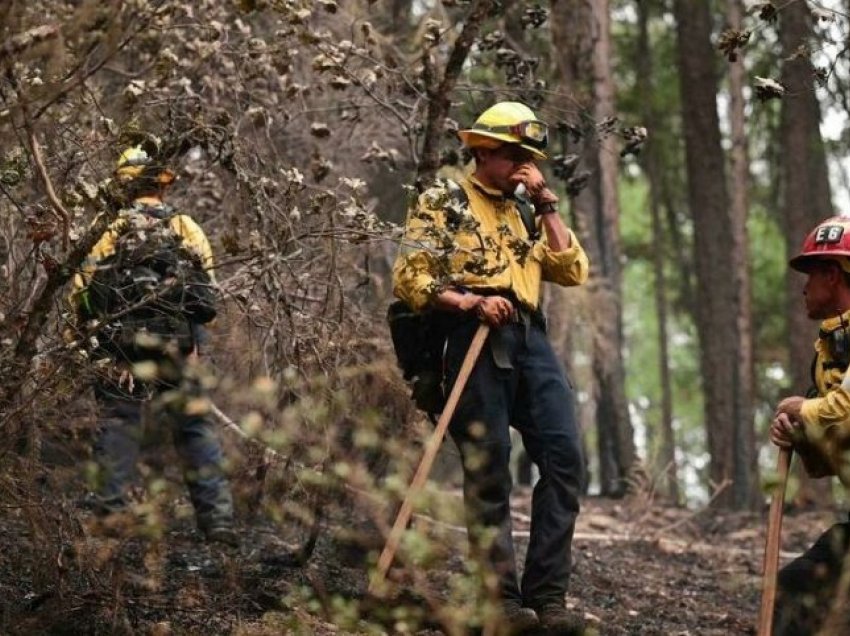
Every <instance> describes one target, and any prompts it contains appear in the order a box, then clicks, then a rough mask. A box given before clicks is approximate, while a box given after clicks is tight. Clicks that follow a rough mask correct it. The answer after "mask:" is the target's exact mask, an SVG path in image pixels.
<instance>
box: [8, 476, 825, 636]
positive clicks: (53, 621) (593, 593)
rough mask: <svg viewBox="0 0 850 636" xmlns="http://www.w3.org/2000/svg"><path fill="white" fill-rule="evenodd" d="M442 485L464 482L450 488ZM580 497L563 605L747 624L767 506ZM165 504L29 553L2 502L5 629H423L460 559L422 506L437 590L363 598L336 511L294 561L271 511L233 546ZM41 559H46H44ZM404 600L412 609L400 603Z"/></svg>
mask: <svg viewBox="0 0 850 636" xmlns="http://www.w3.org/2000/svg"><path fill="white" fill-rule="evenodd" d="M49 496H50V494H49V492H48V493H46V497H49ZM446 496H447V497H455V498H459V497H460V493H459V492H457V491H455V490H450V489H448V490H446ZM45 501H49V500H48V499H46V500H45ZM529 501H530V491H529V489H528V488H517V489H516V497H515V500H514V502H513V504H514V505H513V511H514V513H513V514H514V530H515V537H516V541H517V546H518V553H519V554H518V556H519V557H520V558H521V557H522V555H523V554H524V551H525V545H526V542H527V536H528V521H529V518H528V514H529ZM582 505H583V509H582V514H581V515H580V517H579V521H578V526H577V529H576V535H575V540H574V545H573V555H574V569H573V580H572V583H571V588H570V593H569V596H568V598H567V602H568V605H569V606H570V607H572V608H573V609H574V610H575V611H576V612H581V613H582V614H583V615H584V617H585V619H586V620H587V623H588V625H589V627H590V630H589V631H588V634H601V635H608V634H610V635H632V634H647V635H649V634H659V635H681V636H684V635H690V634H694V635H696V634H699V635H706V636H709V635H717V636H720V635H728V634H754V633H755V622H756V618H757V613H758V603H759V588H760V575H759V572H760V569H761V561H762V554H763V547H764V537H765V519H766V517H767V511H766V510H765V511H763V513H761V514H718V513H715V512H711V511H708V510H703V511H696V512H695V511H691V510H686V509H682V508H672V507H664V506H660V505H655V504H653V502H652V501H650V500H648V499H647V498H646V497H641V496H632V497H628V498H625V499H621V500H616V501H614V500H605V499H599V498H593V497H591V498H586V499H585V500H584V501H583V504H582ZM60 512H61V511H57V514H59V513H60ZM65 512H67V510H66V511H65ZM166 513H167V516H168V517H167V518H166V519H165V520H164V522H163V524H162V528H163V530H162V533H161V534H159V535H157V532H152V533H148V534H146V532H145V529H144V528H145V527H144V526H142V527H141V529H140V527H139V526H138V525H136V526H133V525H132V524H131V525H122V523H121V520H120V519H119V520H118V521H117V522H116V521H114V520H113V521H111V522H110V523H108V524H107V523H104V522H103V521H101V520H98V519H97V518H95V517H93V516H92V515H91V514H90V513H79V512H77V511H74V514H73V515H71V516H70V517H69V518H72V519H81V523H80V526H79V528H78V531H79V535H78V537H77V538H76V539H73V538H70V537H69V538H68V540H67V541H66V543H65V545H66V548H65V549H64V550H63V551H60V552H59V553H58V554H55V555H50V556H49V557H48V558H42V559H41V560H40V562H38V563H37V562H36V560H38V559H36V557H37V555H38V552H37V550H32V549H31V548H32V546H33V544H34V542H36V541H42V542H44V543H45V545H48V544H49V541H46V538H45V537H38V536H34V535H35V534H37V533H36V531H35V530H34V526H33V524H32V523H30V522H28V520H27V514H26V511H24V510H17V511H14V510H13V511H12V513H11V514H10V513H9V511H8V510H7V511H6V512H4V513H3V514H2V515H0V545H2V546H3V549H2V552H0V633H4V634H15V635H17V634H89V633H92V634H95V633H103V634H125V633H126V634H151V635H157V636H165V635H167V634H208V635H212V634H239V635H245V636H248V635H258V634H280V633H292V634H356V633H370V634H377V633H389V634H393V633H415V634H422V635H424V634H429V635H433V634H439V633H442V632H441V630H440V624H439V623H438V622H437V621H436V620H435V618H434V616H435V606H436V605H439V603H440V602H441V600H442V599H443V597H444V593H443V590H444V589H447V588H443V587H441V586H443V585H446V586H448V585H449V584H448V582H447V580H448V579H447V577H450V576H451V575H452V573H457V572H460V571H461V570H462V569H463V566H464V554H465V544H466V537H465V531H464V530H463V528H461V527H458V526H456V525H453V524H449V523H446V522H444V521H442V522H437V521H435V520H433V519H430V518H428V517H425V516H421V515H420V516H417V517H416V521H415V523H416V524H417V525H418V526H421V527H424V526H429V525H433V526H440V527H441V528H442V531H443V533H444V534H443V536H444V537H448V540H447V541H446V544H447V545H446V552H445V555H444V558H442V559H441V560H440V561H439V563H437V564H434V563H432V564H431V565H430V566H429V570H428V572H427V573H425V572H421V573H419V574H418V575H416V576H415V577H414V578H415V579H416V578H417V577H418V579H417V583H419V584H422V583H423V581H424V583H425V586H426V587H430V589H431V590H432V591H433V592H432V594H431V595H430V597H428V598H423V597H422V596H421V595H419V592H417V593H416V594H413V593H408V594H407V595H406V596H405V593H402V594H401V595H400V596H399V595H396V596H395V597H394V598H392V599H390V600H388V601H375V600H374V599H370V598H368V597H367V595H366V588H367V578H366V573H365V569H364V567H363V565H362V562H358V561H359V559H358V558H357V555H356V554H354V556H353V558H352V554H351V552H352V550H348V551H347V552H348V554H346V550H345V549H344V548H343V547H342V546H341V545H340V543H339V542H338V541H336V540H335V539H334V538H333V536H334V526H335V524H336V525H339V524H343V522H342V521H341V520H336V521H335V520H334V519H333V518H328V519H326V520H325V521H324V522H323V525H322V527H321V532H320V533H319V540H318V543H317V545H316V548H315V550H314V551H313V552H312V554H311V556H310V558H309V560H308V561H307V562H306V564H296V563H292V562H290V560H289V559H288V555H290V554H291V552H292V550H293V548H294V546H295V545H296V544H297V543H298V542H299V537H294V536H289V537H283V535H282V533H281V532H280V528H276V527H275V526H274V524H272V523H270V522H265V523H261V522H257V521H255V522H253V523H250V524H248V523H247V522H244V520H240V528H239V530H240V535H241V545H240V546H239V547H238V548H228V547H219V546H210V545H207V544H205V543H203V542H202V541H201V540H200V538H199V536H198V535H197V533H196V532H195V530H194V529H193V523H192V518H191V509H190V507H189V506H188V504H187V503H186V502H185V501H182V502H179V503H176V504H175V505H174V506H172V508H170V509H169V510H167V511H166ZM832 516H833V515H831V514H830V513H827V512H820V513H811V512H810V513H799V514H794V513H787V514H786V517H785V525H784V531H783V553H782V558H783V559H784V560H787V559H788V558H790V557H792V556H793V555H794V553H797V552H800V551H801V550H803V549H805V548H806V547H807V546H808V545H809V544H810V543H811V542H812V541H813V540H814V539H815V538H816V536H817V535H818V534H819V532H820V531H821V530H822V529H824V528H826V527H827V526H828V525H829V523H830V522H831V521H832ZM136 519H137V520H138V518H136ZM124 521H126V520H124ZM343 525H344V524H343ZM452 537H454V538H452ZM72 546H73V547H72ZM353 552H355V553H356V552H357V550H356V549H355V550H354V551H353ZM27 555H29V556H27ZM42 556H44V555H42ZM71 560H74V563H76V567H71V566H70V565H69V563H70V562H71ZM81 560H85V561H86V567H81V566H80V561H81ZM45 563H47V564H48V565H49V564H53V566H51V567H55V571H49V570H50V569H51V567H48V571H45ZM408 576H412V575H410V574H408ZM57 581H58V582H57ZM417 589H419V590H421V586H420V587H419V588H417ZM405 602H407V603H409V604H410V608H409V609H408V611H407V614H405V613H404V612H403V611H402V612H401V613H400V610H399V608H400V607H402V605H403V604H404V603H405ZM437 613H438V612H437ZM405 616H407V618H405Z"/></svg>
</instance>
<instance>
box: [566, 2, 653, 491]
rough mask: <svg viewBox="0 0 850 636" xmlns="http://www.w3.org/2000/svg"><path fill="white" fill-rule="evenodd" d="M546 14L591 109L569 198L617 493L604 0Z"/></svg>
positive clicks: (604, 449) (617, 304)
mask: <svg viewBox="0 0 850 636" xmlns="http://www.w3.org/2000/svg"><path fill="white" fill-rule="evenodd" d="M550 20H551V25H552V39H553V45H554V49H555V50H557V51H559V52H560V55H559V56H558V65H559V66H558V72H559V75H560V79H561V83H562V85H563V87H564V88H565V89H566V90H567V91H569V92H570V93H572V94H573V95H575V96H576V98H577V100H578V101H579V102H580V103H583V104H584V108H585V109H586V111H588V113H587V114H589V115H591V116H590V117H587V118H586V121H589V122H590V123H589V124H588V125H586V126H585V128H584V130H583V132H584V139H583V143H582V148H581V152H582V154H583V156H584V160H585V164H586V167H587V169H588V170H589V171H590V173H591V179H590V183H589V185H588V187H587V188H586V189H585V190H583V191H582V192H581V194H579V195H578V196H577V197H575V198H574V200H573V202H572V203H573V205H574V206H575V212H576V215H577V216H579V217H582V221H583V223H581V225H582V226H583V227H586V228H587V230H588V231H587V232H586V236H582V242H583V244H584V245H585V247H586V248H587V250H588V254H589V256H590V258H591V271H592V275H593V276H594V278H595V281H594V282H595V286H594V289H595V290H596V293H595V296H594V300H593V302H594V306H595V310H596V313H597V315H599V316H603V317H604V319H603V320H599V321H597V323H596V324H595V325H594V327H595V329H594V335H593V347H592V355H593V365H592V368H593V373H594V378H595V385H596V386H595V391H594V395H595V398H596V409H595V411H596V424H597V440H598V451H599V465H600V484H601V493H602V494H603V495H620V494H622V493H623V492H625V490H626V487H627V483H628V479H629V476H630V473H631V472H632V471H633V470H634V468H635V466H636V463H637V454H636V451H635V445H634V431H633V429H632V424H631V420H630V417H629V411H628V403H627V401H626V395H625V365H624V363H623V327H622V293H621V277H622V273H621V267H620V256H621V250H620V233H619V214H620V211H619V201H618V199H617V168H618V166H617V157H618V153H617V149H616V147H615V144H614V140H613V139H610V138H608V139H602V140H600V139H599V138H598V135H597V134H596V129H595V126H594V125H593V124H594V123H595V122H596V121H600V120H602V119H604V118H606V117H608V116H611V115H613V113H614V88H613V86H614V84H613V78H612V72H611V59H610V58H611V51H610V49H611V40H610V22H609V5H608V1H607V0H594V2H593V3H592V6H588V5H587V4H585V3H582V2H579V1H578V0H553V2H552V13H551V16H550ZM591 35H595V36H596V38H595V40H592V39H591Z"/></svg>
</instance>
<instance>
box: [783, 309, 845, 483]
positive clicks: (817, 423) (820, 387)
mask: <svg viewBox="0 0 850 636" xmlns="http://www.w3.org/2000/svg"><path fill="white" fill-rule="evenodd" d="M845 327H847V332H846V334H845V335H846V338H845V340H844V343H845V346H850V340H848V339H850V311H847V312H845V313H844V314H842V315H841V316H836V317H835V318H829V319H828V320H824V321H823V322H822V323H821V327H820V335H819V337H818V339H817V340H816V341H815V360H814V362H813V366H812V375H813V380H814V383H815V388H816V389H817V393H818V395H817V397H813V398H809V399H807V400H805V401H804V402H803V404H802V408H801V411H800V419H801V420H802V423H803V432H804V438H803V439H800V440H799V442H798V443H796V444H795V447H794V448H795V450H796V451H798V453H799V455H800V458H801V459H802V461H803V464H804V465H805V467H806V471H807V472H808V473H809V474H810V475H811V476H812V477H824V476H827V475H837V476H838V478H839V479H840V480H841V482H842V483H843V484H844V485H845V486H848V487H850V390H848V388H846V387H844V386H842V380H843V379H844V375H845V372H846V370H847V362H846V358H845V360H844V361H839V360H838V359H837V353H836V351H837V347H840V346H841V345H836V342H837V341H839V340H840V337H841V335H842V334H841V332H842V331H844V329H845ZM836 334H837V335H838V338H836Z"/></svg>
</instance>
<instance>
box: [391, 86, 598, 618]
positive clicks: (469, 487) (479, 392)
mask: <svg viewBox="0 0 850 636" xmlns="http://www.w3.org/2000/svg"><path fill="white" fill-rule="evenodd" d="M459 135H460V137H461V140H462V141H463V143H464V144H465V145H466V147H467V148H469V149H470V151H471V152H472V154H473V156H474V158H475V171H474V173H473V174H472V175H470V176H469V177H467V178H465V179H464V180H462V181H461V182H460V183H459V184H455V183H453V182H446V181H438V182H437V183H436V185H434V186H433V187H432V188H430V189H428V190H426V191H425V192H423V193H422V194H421V195H420V196H419V198H418V201H417V202H416V203H415V204H414V205H413V206H412V208H411V210H410V212H409V215H408V219H407V226H406V230H405V236H404V244H403V247H402V252H401V254H400V256H399V258H398V260H397V262H396V264H395V268H394V290H395V294H396V296H397V297H398V298H400V299H401V300H403V301H405V302H406V303H407V304H408V305H410V306H411V307H412V308H413V309H414V310H416V311H420V312H422V311H427V312H430V313H431V314H433V315H434V318H435V319H439V320H440V321H441V322H443V323H448V328H447V331H446V333H447V335H446V339H445V346H444V349H443V351H444V355H443V364H444V386H445V387H446V388H447V389H448V388H450V387H451V386H452V384H453V383H454V381H455V378H456V377H457V375H458V372H459V369H460V366H461V362H462V360H463V357H464V355H465V353H466V351H467V349H468V347H469V344H470V341H471V339H472V336H473V335H474V333H475V331H476V329H477V325H478V324H479V322H480V321H483V322H486V323H487V324H489V325H490V326H491V328H492V329H491V333H490V336H489V338H488V340H487V343H486V345H485V348H484V350H483V351H482V354H481V356H480V357H479V359H478V362H477V363H476V365H475V368H474V369H473V371H472V374H471V376H470V378H469V381H468V383H467V385H466V388H465V389H464V391H463V394H462V396H461V398H460V402H459V404H458V406H457V409H456V411H455V414H454V417H453V419H452V422H451V424H450V427H449V431H450V434H451V435H452V437H453V439H454V440H455V442H456V443H457V446H458V448H459V449H460V451H461V455H462V459H463V469H464V502H465V506H466V511H467V525H468V527H469V531H470V535H469V536H470V543H471V548H472V550H473V553H474V554H476V555H477V556H478V557H479V558H480V559H481V561H482V562H483V563H484V565H485V566H486V567H487V571H488V572H490V576H493V575H495V577H496V578H497V580H498V586H497V587H498V593H499V594H500V596H501V601H502V607H503V613H504V616H505V619H506V621H507V624H508V626H509V630H510V631H511V632H514V633H519V632H523V631H525V630H532V629H536V628H538V627H539V626H541V625H542V626H543V627H544V628H545V629H547V630H548V632H549V633H552V634H556V633H557V634H560V633H563V634H570V633H580V631H581V629H582V627H581V619H580V618H579V617H578V616H575V615H574V614H572V613H571V612H569V611H567V610H566V608H565V595H566V592H567V585H568V581H569V577H570V549H571V542H572V535H573V529H574V526H575V521H576V516H577V515H578V510H579V499H578V498H579V493H580V491H581V480H582V475H583V458H582V454H581V447H580V443H579V433H578V428H577V425H576V419H575V414H574V405H573V391H572V387H571V386H570V384H569V383H568V382H567V380H566V377H565V374H564V371H563V369H562V368H561V365H560V363H559V361H558V360H557V358H556V356H555V353H554V351H553V350H552V347H551V345H550V344H549V341H548V339H547V337H546V326H545V320H544V318H543V315H542V312H541V310H540V291H541V283H542V281H551V282H554V283H557V284H560V285H579V284H581V283H583V282H585V280H586V279H587V275H588V260H587V256H586V255H585V252H584V250H583V249H582V247H581V245H579V242H578V240H577V239H576V237H575V235H574V234H573V232H572V231H571V230H570V229H568V228H567V227H566V225H565V224H564V222H563V220H562V218H561V215H560V214H559V211H558V198H557V196H556V195H555V194H554V193H553V192H552V190H551V189H550V188H548V187H547V185H546V181H545V179H544V178H543V175H542V174H541V172H540V170H539V169H538V167H537V165H536V161H538V160H542V159H545V158H546V154H545V150H546V146H547V141H548V129H547V126H546V124H545V123H543V122H542V121H540V120H538V119H537V117H536V116H535V114H534V112H533V111H532V110H531V109H530V108H528V107H527V106H525V105H524V104H521V103H518V102H501V103H497V104H495V105H494V106H492V107H491V108H489V109H487V110H486V111H484V112H483V113H482V114H481V115H480V117H479V118H478V119H477V120H476V122H475V123H474V124H473V126H472V127H471V128H469V129H467V130H462V131H460V133H459ZM520 186H521V187H520ZM518 188H519V190H520V191H522V190H524V191H525V196H526V197H527V198H525V199H524V200H519V199H518V195H516V193H517V190H518ZM529 200H530V201H529ZM511 426H513V427H515V428H516V429H517V430H518V431H519V432H520V433H521V434H522V437H523V442H524V445H525V448H526V450H527V451H528V453H529V455H530V457H531V458H532V460H533V461H534V462H535V464H537V466H538V467H539V469H540V480H539V481H538V482H537V485H536V486H535V488H534V495H533V502H532V515H531V516H532V522H531V537H530V541H529V546H528V553H527V557H526V562H525V570H524V572H523V576H522V580H521V581H520V580H519V578H518V576H517V570H516V563H515V556H514V546H513V540H512V537H511V517H510V506H509V496H510V491H511V486H512V483H511V475H510V471H509V466H508V462H509V457H510V449H511V443H510V435H509V427H511Z"/></svg>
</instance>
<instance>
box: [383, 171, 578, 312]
mask: <svg viewBox="0 0 850 636" xmlns="http://www.w3.org/2000/svg"><path fill="white" fill-rule="evenodd" d="M457 187H462V188H463V190H464V191H465V193H466V196H465V197H463V196H462V195H461V196H460V197H459V196H458V195H457V193H456V191H455V192H453V189H456V188H457ZM463 199H466V201H464V200H463ZM570 234H571V241H572V242H571V243H570V247H569V248H567V249H566V250H564V251H562V252H555V251H554V250H552V249H551V248H550V247H549V246H548V245H547V244H546V240H545V237H543V238H541V239H539V240H534V241H532V240H530V238H529V236H528V232H527V231H526V228H525V225H524V224H523V221H522V216H521V215H520V212H519V210H518V209H517V205H516V202H515V201H514V200H513V199H512V198H506V197H505V196H504V195H503V194H502V193H501V192H499V191H497V190H492V189H490V188H487V187H485V186H484V185H482V184H481V183H480V182H479V181H477V180H476V179H475V177H467V178H466V179H464V180H463V181H461V183H460V184H453V183H450V182H447V181H438V182H437V183H436V184H435V185H434V186H433V187H431V188H429V189H428V190H426V191H425V192H423V193H422V194H421V195H420V196H419V198H418V200H417V201H416V202H415V203H414V204H413V205H412V206H411V209H410V211H409V212H408V217H407V225H406V227H405V233H404V240H403V244H402V248H401V252H400V254H399V257H398V259H397V260H396V263H395V267H394V268H393V283H394V292H395V295H396V296H397V297H398V298H400V299H401V300H403V301H405V302H406V303H408V304H409V305H410V306H411V307H413V308H414V309H415V310H417V311H421V310H423V309H425V308H426V307H427V306H428V304H429V303H430V302H431V301H432V300H433V298H434V297H435V296H436V295H437V294H438V293H440V292H441V291H443V290H445V289H447V288H450V287H454V288H464V289H468V290H471V291H475V290H476V289H482V290H483V289H486V290H502V291H510V292H513V294H514V295H515V296H516V298H517V300H518V301H519V302H520V303H522V304H523V305H524V306H525V307H526V308H528V309H531V310H534V309H536V308H537V307H538V305H539V303H540V283H541V281H549V282H553V283H557V284H559V285H564V286H567V285H580V284H582V283H584V282H585V281H586V280H587V274H588V260H587V255H586V254H585V252H584V250H583V249H582V247H581V245H580V244H579V242H578V240H577V239H576V237H575V235H574V234H572V231H570Z"/></svg>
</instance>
